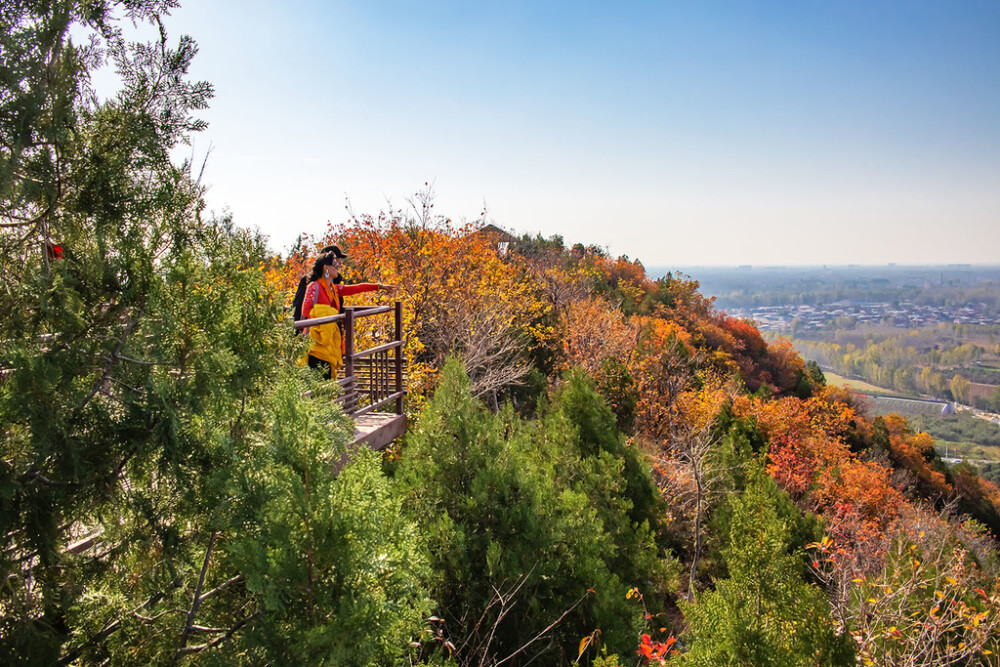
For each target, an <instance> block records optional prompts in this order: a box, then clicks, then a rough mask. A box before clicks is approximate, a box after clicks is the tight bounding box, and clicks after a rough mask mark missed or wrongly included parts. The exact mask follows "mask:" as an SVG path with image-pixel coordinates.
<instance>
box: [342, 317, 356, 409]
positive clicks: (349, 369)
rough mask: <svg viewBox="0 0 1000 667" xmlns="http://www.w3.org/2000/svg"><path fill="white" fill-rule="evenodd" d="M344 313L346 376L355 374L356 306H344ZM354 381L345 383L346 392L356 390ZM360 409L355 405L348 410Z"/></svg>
mask: <svg viewBox="0 0 1000 667" xmlns="http://www.w3.org/2000/svg"><path fill="white" fill-rule="evenodd" d="M344 313H345V314H346V315H347V318H346V319H345V320H344V377H351V376H352V375H354V307H353V306H348V307H346V308H344ZM354 391H355V388H354V383H353V382H349V383H347V384H345V385H344V393H345V394H346V393H348V392H352V393H353V392H354ZM357 409H358V406H357V405H354V407H353V408H352V409H350V410H349V411H348V414H350V413H353V412H354V411H355V410H357Z"/></svg>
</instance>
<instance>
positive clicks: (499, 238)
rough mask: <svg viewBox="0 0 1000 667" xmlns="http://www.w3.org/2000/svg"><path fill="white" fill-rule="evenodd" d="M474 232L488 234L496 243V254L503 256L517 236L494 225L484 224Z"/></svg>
mask: <svg viewBox="0 0 1000 667" xmlns="http://www.w3.org/2000/svg"><path fill="white" fill-rule="evenodd" d="M476 234H481V235H483V236H488V237H489V238H490V240H491V241H493V242H494V243H495V244H496V249H497V254H498V255H500V256H501V257H503V256H504V255H506V254H507V251H508V250H509V249H510V244H511V243H513V242H515V241H517V237H516V236H514V235H513V234H511V233H509V232H506V231H504V230H502V229H500V228H499V227H497V226H496V225H486V226H484V227H482V228H481V229H478V230H476Z"/></svg>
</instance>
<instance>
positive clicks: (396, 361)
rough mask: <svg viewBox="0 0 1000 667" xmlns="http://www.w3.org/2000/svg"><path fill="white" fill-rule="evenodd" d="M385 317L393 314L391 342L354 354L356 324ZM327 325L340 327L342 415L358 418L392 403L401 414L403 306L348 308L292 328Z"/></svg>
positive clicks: (355, 351)
mask: <svg viewBox="0 0 1000 667" xmlns="http://www.w3.org/2000/svg"><path fill="white" fill-rule="evenodd" d="M387 313H392V314H393V323H392V325H393V326H392V334H391V339H390V340H389V341H388V342H386V343H383V344H381V345H376V346H375V347H372V348H369V349H367V350H361V351H358V350H356V349H355V345H354V343H355V340H354V339H355V334H356V330H357V326H356V325H357V323H358V321H359V320H361V319H362V318H367V317H375V316H378V315H385V314H387ZM330 322H339V323H341V324H342V325H343V336H344V365H343V367H342V368H341V373H340V377H338V378H337V383H338V384H339V385H340V386H341V387H343V390H344V391H343V394H341V395H340V396H339V397H338V398H337V401H338V402H340V404H341V405H343V406H344V411H345V412H346V413H347V414H349V415H351V416H352V417H359V416H361V415H364V414H367V413H369V412H375V411H377V410H378V409H379V408H383V407H385V406H387V405H389V404H390V403H395V406H394V411H395V413H396V414H397V415H401V414H403V398H404V397H405V396H406V388H405V360H404V359H403V304H402V303H401V302H399V301H396V302H395V304H393V305H392V306H347V307H345V308H344V312H343V313H340V314H338V315H330V316H329V317H315V318H313V319H309V320H299V321H298V322H296V323H295V328H296V329H299V330H301V329H304V328H306V327H311V326H317V325H320V324H328V323H330ZM390 353H391V354H390Z"/></svg>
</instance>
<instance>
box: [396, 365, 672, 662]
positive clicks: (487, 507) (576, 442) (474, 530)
mask: <svg viewBox="0 0 1000 667" xmlns="http://www.w3.org/2000/svg"><path fill="white" fill-rule="evenodd" d="M570 415H572V416H570ZM627 458H628V452H627V451H626V449H625V446H624V443H623V441H622V438H621V435H620V434H619V433H618V431H617V429H616V427H615V417H614V414H613V413H612V412H611V411H610V410H609V409H608V408H607V407H606V406H605V405H604V404H603V401H602V400H601V399H600V397H599V396H598V395H597V393H596V392H595V391H594V390H593V387H592V386H589V385H587V384H586V383H585V381H584V378H583V377H582V376H580V375H574V376H572V377H571V378H570V379H569V380H568V382H567V384H566V386H565V387H564V390H563V392H561V394H560V396H559V397H557V398H556V399H555V401H554V404H553V406H552V408H551V409H550V411H549V414H548V415H547V416H546V417H545V418H544V419H543V420H542V421H541V423H537V422H536V423H524V422H521V421H520V420H518V419H517V418H516V417H515V416H514V414H513V412H512V411H511V410H509V409H508V410H506V411H503V412H501V414H500V415H493V414H491V413H490V412H489V411H487V410H486V409H484V407H483V406H482V405H481V404H480V403H479V402H478V401H477V400H475V399H474V398H473V397H472V396H471V394H470V391H469V382H468V379H467V376H466V375H465V372H464V370H463V369H462V367H461V364H460V362H458V361H457V360H451V361H449V363H448V364H447V365H446V367H445V370H444V374H443V377H442V381H441V383H440V385H439V387H438V390H437V392H436V393H435V395H434V397H433V398H432V400H431V401H430V403H429V405H428V407H427V409H426V410H425V412H424V413H423V415H422V416H421V419H420V426H419V428H418V430H417V431H416V432H414V433H412V434H411V435H410V436H409V438H408V440H407V444H406V447H405V448H404V450H403V454H402V459H401V462H400V467H399V471H398V475H399V477H400V478H401V480H402V483H403V485H404V486H405V487H406V488H407V489H409V494H410V501H409V505H410V507H411V509H412V511H413V512H414V513H415V515H416V516H417V517H418V519H419V520H420V521H421V523H422V524H423V526H424V532H425V533H426V534H427V535H428V538H429V540H430V542H429V547H430V551H431V557H432V568H433V570H434V571H435V582H434V585H433V591H432V593H433V596H434V597H435V599H436V601H437V602H438V612H437V613H438V615H439V616H442V617H443V618H444V620H445V626H446V634H447V637H449V638H450V640H451V641H452V642H453V643H454V644H455V645H456V647H458V649H459V653H460V658H461V660H463V661H468V660H471V659H475V658H479V657H487V656H489V657H490V658H491V659H502V658H504V657H507V656H509V655H511V654H513V653H515V652H517V651H518V650H519V649H520V648H521V647H522V646H523V645H524V644H525V643H526V642H528V640H530V639H531V638H532V637H534V636H535V635H537V634H539V633H541V632H542V631H543V630H544V629H545V628H546V627H548V626H549V625H550V624H552V623H553V622H556V621H558V623H556V625H555V626H554V627H553V628H552V630H551V631H550V632H549V633H547V634H546V636H545V637H544V639H543V640H539V641H537V642H535V643H533V644H531V645H530V646H529V647H528V648H526V649H525V650H524V651H523V652H522V653H521V654H520V656H519V657H520V658H522V660H520V662H526V661H527V660H529V659H531V658H532V657H533V656H537V655H539V654H543V655H544V657H542V658H540V660H543V661H544V662H546V663H549V664H557V663H559V662H560V661H566V662H570V661H572V660H573V659H574V658H576V655H577V647H578V643H579V641H580V638H581V637H583V636H585V635H588V634H591V633H593V632H594V630H595V629H598V628H600V629H601V631H602V635H601V637H602V638H603V639H604V640H605V641H606V642H607V643H608V645H609V648H611V649H613V650H623V651H630V650H634V646H635V641H636V637H637V636H638V632H639V630H640V629H641V626H642V623H643V619H642V617H641V614H640V613H639V612H640V610H639V609H637V607H636V606H635V605H634V604H631V603H629V602H628V601H627V600H626V595H625V594H626V592H627V590H628V588H630V587H631V586H633V585H640V586H642V587H644V588H648V587H649V584H648V582H657V583H659V584H660V585H661V586H662V585H663V584H664V582H665V581H666V579H667V578H668V577H669V575H670V573H671V572H670V567H669V563H670V561H669V559H667V560H664V559H661V558H658V554H657V549H656V545H655V544H654V543H653V539H652V534H651V532H650V530H649V527H648V526H649V521H648V516H647V517H644V519H643V521H641V522H630V520H629V512H630V511H631V510H632V509H633V504H632V502H631V500H630V499H629V496H630V495H634V496H636V497H639V496H640V495H642V493H643V492H644V490H645V487H644V486H643V483H642V482H641V481H640V480H636V481H635V482H634V483H632V487H630V486H629V482H627V481H626V478H627V476H628V474H629V472H628V471H629V466H628V464H627V463H626V459H627ZM623 472H624V473H626V474H625V478H623ZM645 483H647V484H648V483H649V482H648V474H647V479H646V480H645ZM633 487H634V488H633ZM649 488H651V487H649ZM623 564H625V567H624V568H623V569H621V570H619V569H616V568H617V567H618V566H619V565H623ZM626 578H627V579H628V580H625V579H626ZM588 589H589V591H588ZM566 612H568V613H566ZM564 614H565V615H564ZM463 664H464V663H463ZM475 664H478V662H476V663H475Z"/></svg>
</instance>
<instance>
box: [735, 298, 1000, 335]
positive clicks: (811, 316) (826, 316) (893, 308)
mask: <svg viewBox="0 0 1000 667" xmlns="http://www.w3.org/2000/svg"><path fill="white" fill-rule="evenodd" d="M725 310H726V312H728V313H729V314H730V315H733V316H735V317H741V318H746V319H749V320H753V321H754V322H755V323H756V324H757V326H758V327H759V328H760V329H761V330H762V331H774V332H777V333H788V334H800V333H804V332H807V331H817V330H826V329H830V328H834V327H836V328H838V329H844V328H853V327H854V326H856V325H861V324H883V325H891V326H894V327H898V328H901V329H914V328H918V327H924V326H933V325H936V324H996V323H997V320H996V319H995V317H994V315H993V308H992V307H990V306H988V305H987V304H985V303H972V304H966V305H964V306H961V307H953V306H925V305H917V304H914V303H911V302H908V301H902V302H898V303H889V302H880V303H868V302H858V301H846V300H844V301H836V302H834V303H829V304H825V305H818V306H808V305H797V306H796V305H784V306H756V307H744V308H740V307H737V308H726V309H725Z"/></svg>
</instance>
